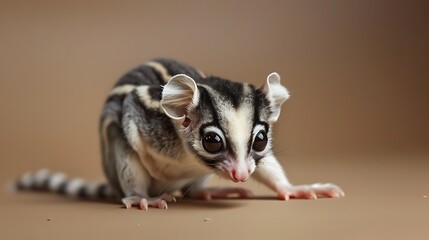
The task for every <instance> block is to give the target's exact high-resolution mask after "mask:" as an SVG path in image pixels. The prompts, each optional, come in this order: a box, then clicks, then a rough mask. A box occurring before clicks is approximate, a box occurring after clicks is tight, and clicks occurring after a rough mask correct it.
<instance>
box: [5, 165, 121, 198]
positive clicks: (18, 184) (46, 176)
mask: <svg viewBox="0 0 429 240" xmlns="http://www.w3.org/2000/svg"><path fill="white" fill-rule="evenodd" d="M13 188H14V189H15V190H19V191H20V190H36V191H48V192H56V193H59V194H64V195H67V196H71V197H78V198H85V199H114V198H116V195H115V194H114V192H113V191H112V189H111V187H110V186H109V185H108V184H106V183H89V182H86V181H85V180H83V179H81V178H74V179H69V178H68V177H67V176H66V175H65V174H64V173H51V172H49V171H48V170H47V169H42V170H39V171H37V172H35V173H31V172H28V173H26V174H24V175H23V176H22V177H21V178H19V179H18V180H16V181H15V182H14V183H13Z"/></svg>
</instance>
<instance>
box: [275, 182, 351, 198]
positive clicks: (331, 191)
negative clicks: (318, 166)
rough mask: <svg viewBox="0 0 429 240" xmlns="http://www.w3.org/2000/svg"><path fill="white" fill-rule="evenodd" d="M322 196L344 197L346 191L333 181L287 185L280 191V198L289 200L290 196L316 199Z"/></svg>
mask: <svg viewBox="0 0 429 240" xmlns="http://www.w3.org/2000/svg"><path fill="white" fill-rule="evenodd" d="M318 196H321V197H329V198H334V197H343V196H344V192H343V190H341V188H340V187H338V186H336V185H334V184H331V183H325V184H321V183H315V184H312V185H298V186H287V187H284V188H282V189H280V191H279V198H280V199H282V200H288V199H289V198H298V199H314V200H316V199H317V198H318Z"/></svg>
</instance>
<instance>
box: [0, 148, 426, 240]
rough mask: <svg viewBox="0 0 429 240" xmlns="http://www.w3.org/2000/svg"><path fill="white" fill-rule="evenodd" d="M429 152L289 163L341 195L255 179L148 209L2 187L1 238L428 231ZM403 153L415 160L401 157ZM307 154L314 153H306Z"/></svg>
mask: <svg viewBox="0 0 429 240" xmlns="http://www.w3.org/2000/svg"><path fill="white" fill-rule="evenodd" d="M428 157H429V156H428V155H426V156H377V157H374V156H373V157H366V158H365V160H370V161H366V162H365V163H362V164H359V162H360V161H359V159H349V158H342V159H323V158H322V159H318V163H317V164H315V163H312V164H309V163H307V164H298V165H294V166H292V167H291V168H292V169H289V171H290V173H291V175H293V176H295V177H294V178H293V180H295V182H310V181H316V180H329V181H333V182H335V183H337V184H339V185H341V186H342V187H343V188H344V190H345V191H346V197H345V198H341V199H319V200H317V201H311V200H291V201H289V202H281V201H277V200H275V199H274V198H273V197H274V195H272V194H271V193H270V192H268V191H267V190H266V189H264V188H263V187H262V186H260V185H258V184H255V183H252V184H250V186H248V187H250V188H251V189H253V190H254V191H255V193H256V194H257V197H256V199H250V200H238V199H232V200H215V201H210V202H204V201H189V200H180V201H178V202H177V203H175V204H170V206H169V209H168V210H158V209H149V211H147V212H143V211H140V210H137V209H132V210H126V209H123V208H122V207H121V206H120V205H119V204H113V203H100V202H84V201H80V200H73V199H68V198H65V197H62V196H56V195H51V194H43V193H19V194H16V195H10V194H6V195H5V194H3V195H2V197H1V202H0V212H1V213H2V214H1V216H2V217H1V218H0V226H2V231H1V232H2V236H3V237H2V238H3V239H78V238H86V239H89V238H91V239H101V238H103V239H118V238H121V239H141V238H143V239H168V238H177V239H392V240H393V239H427V237H428V236H429V228H428V227H429V188H428V185H427V183H428V182H429V175H428V174H427V170H428V169H429V161H422V160H424V159H426V160H427V159H428ZM404 158H406V159H407V162H409V164H408V165H403V164H401V160H403V159H404ZM362 160H364V158H362ZM305 161H310V160H309V159H300V162H305ZM322 162H323V163H322ZM350 162H353V163H352V164H350ZM370 162H373V163H370ZM292 171H293V172H292ZM214 184H217V185H219V184H222V181H220V180H215V181H214Z"/></svg>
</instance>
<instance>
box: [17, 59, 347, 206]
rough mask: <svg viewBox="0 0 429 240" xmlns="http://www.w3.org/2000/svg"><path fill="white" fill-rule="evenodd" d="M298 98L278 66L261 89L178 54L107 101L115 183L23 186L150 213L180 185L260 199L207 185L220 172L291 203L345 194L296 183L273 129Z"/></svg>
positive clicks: (103, 125) (103, 129) (110, 178)
mask: <svg viewBox="0 0 429 240" xmlns="http://www.w3.org/2000/svg"><path fill="white" fill-rule="evenodd" d="M288 98H289V93H288V90H287V89H286V88H285V87H284V86H283V85H282V84H281V83H280V76H279V74H277V73H275V72H273V73H271V74H269V75H268V77H267V80H266V82H265V84H264V85H263V86H262V87H260V88H257V87H255V86H253V85H251V84H247V83H239V82H233V81H230V80H227V79H223V78H220V77H215V76H206V75H205V74H204V73H203V72H201V71H200V70H198V69H196V68H193V67H191V66H189V65H187V64H184V63H181V62H178V61H175V60H171V59H155V60H152V61H149V62H147V63H145V64H143V65H141V66H138V67H136V68H134V69H132V70H131V71H129V72H128V73H126V74H125V75H124V76H123V77H122V78H120V79H119V81H118V82H117V83H116V85H114V87H113V89H112V90H111V91H110V93H109V95H108V97H107V100H106V102H105V104H104V107H103V110H102V113H101V117H100V128H99V132H100V143H101V155H102V165H103V169H104V173H105V175H106V178H107V183H100V184H96V183H87V182H85V181H83V180H81V179H68V178H67V177H66V176H65V175H64V174H61V173H49V172H48V171H47V170H41V171H39V172H36V173H35V174H30V173H27V174H25V175H24V176H23V177H21V178H20V179H19V180H18V181H17V182H16V186H17V187H18V188H20V189H28V188H33V189H47V190H51V191H56V192H60V193H65V194H68V195H74V196H80V197H99V198H100V197H101V198H103V197H104V198H106V197H115V198H117V199H118V200H119V199H120V200H121V201H122V203H123V204H124V206H125V207H126V208H131V207H132V206H138V207H139V208H141V209H144V210H147V209H148V208H149V207H154V208H164V209H166V208H167V203H170V202H174V201H175V197H174V196H173V195H172V193H173V192H177V191H181V192H182V194H183V195H184V196H185V197H190V198H200V199H206V200H208V199H211V198H225V197H227V196H228V195H230V194H238V195H239V196H240V197H249V196H250V194H251V192H250V191H249V190H245V189H242V188H205V187H204V182H205V180H206V179H207V178H208V177H209V176H211V175H218V176H222V177H224V178H226V179H229V180H231V181H233V182H245V181H247V180H248V179H249V178H250V177H253V178H254V179H256V180H257V181H259V182H261V183H263V184H264V185H266V186H267V187H269V188H270V189H272V190H273V191H275V192H276V193H277V195H278V198H279V199H282V200H288V199H289V198H308V199H316V198H317V196H323V197H340V196H344V192H343V191H342V190H341V189H340V188H339V187H338V186H336V185H334V184H330V183H326V184H320V183H317V184H311V185H292V184H291V183H290V182H289V180H288V179H287V177H286V175H285V172H284V170H283V168H282V167H281V165H280V164H279V162H278V160H277V158H276V157H275V156H274V153H273V150H272V138H271V134H272V125H273V124H274V123H275V122H276V121H277V120H278V118H279V115H280V110H281V106H282V104H283V102H285V100H287V99H288ZM118 202H119V201H118Z"/></svg>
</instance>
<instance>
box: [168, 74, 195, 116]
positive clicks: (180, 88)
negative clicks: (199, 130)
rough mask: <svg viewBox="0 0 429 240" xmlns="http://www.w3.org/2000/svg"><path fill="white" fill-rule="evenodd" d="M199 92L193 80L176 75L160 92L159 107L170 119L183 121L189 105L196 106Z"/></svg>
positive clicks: (182, 75) (185, 76)
mask: <svg viewBox="0 0 429 240" xmlns="http://www.w3.org/2000/svg"><path fill="white" fill-rule="evenodd" d="M199 96H200V92H199V90H198V88H197V84H196V83H195V81H194V79H192V78H191V77H189V76H187V75H185V74H178V75H175V76H173V77H172V78H171V79H170V80H169V81H168V82H167V84H165V85H164V88H163V90H162V99H161V107H162V109H163V110H164V112H165V114H166V115H167V116H169V117H170V118H172V119H175V120H181V119H185V117H186V114H187V109H188V107H189V106H190V105H194V106H196V105H197V104H198V99H199Z"/></svg>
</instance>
